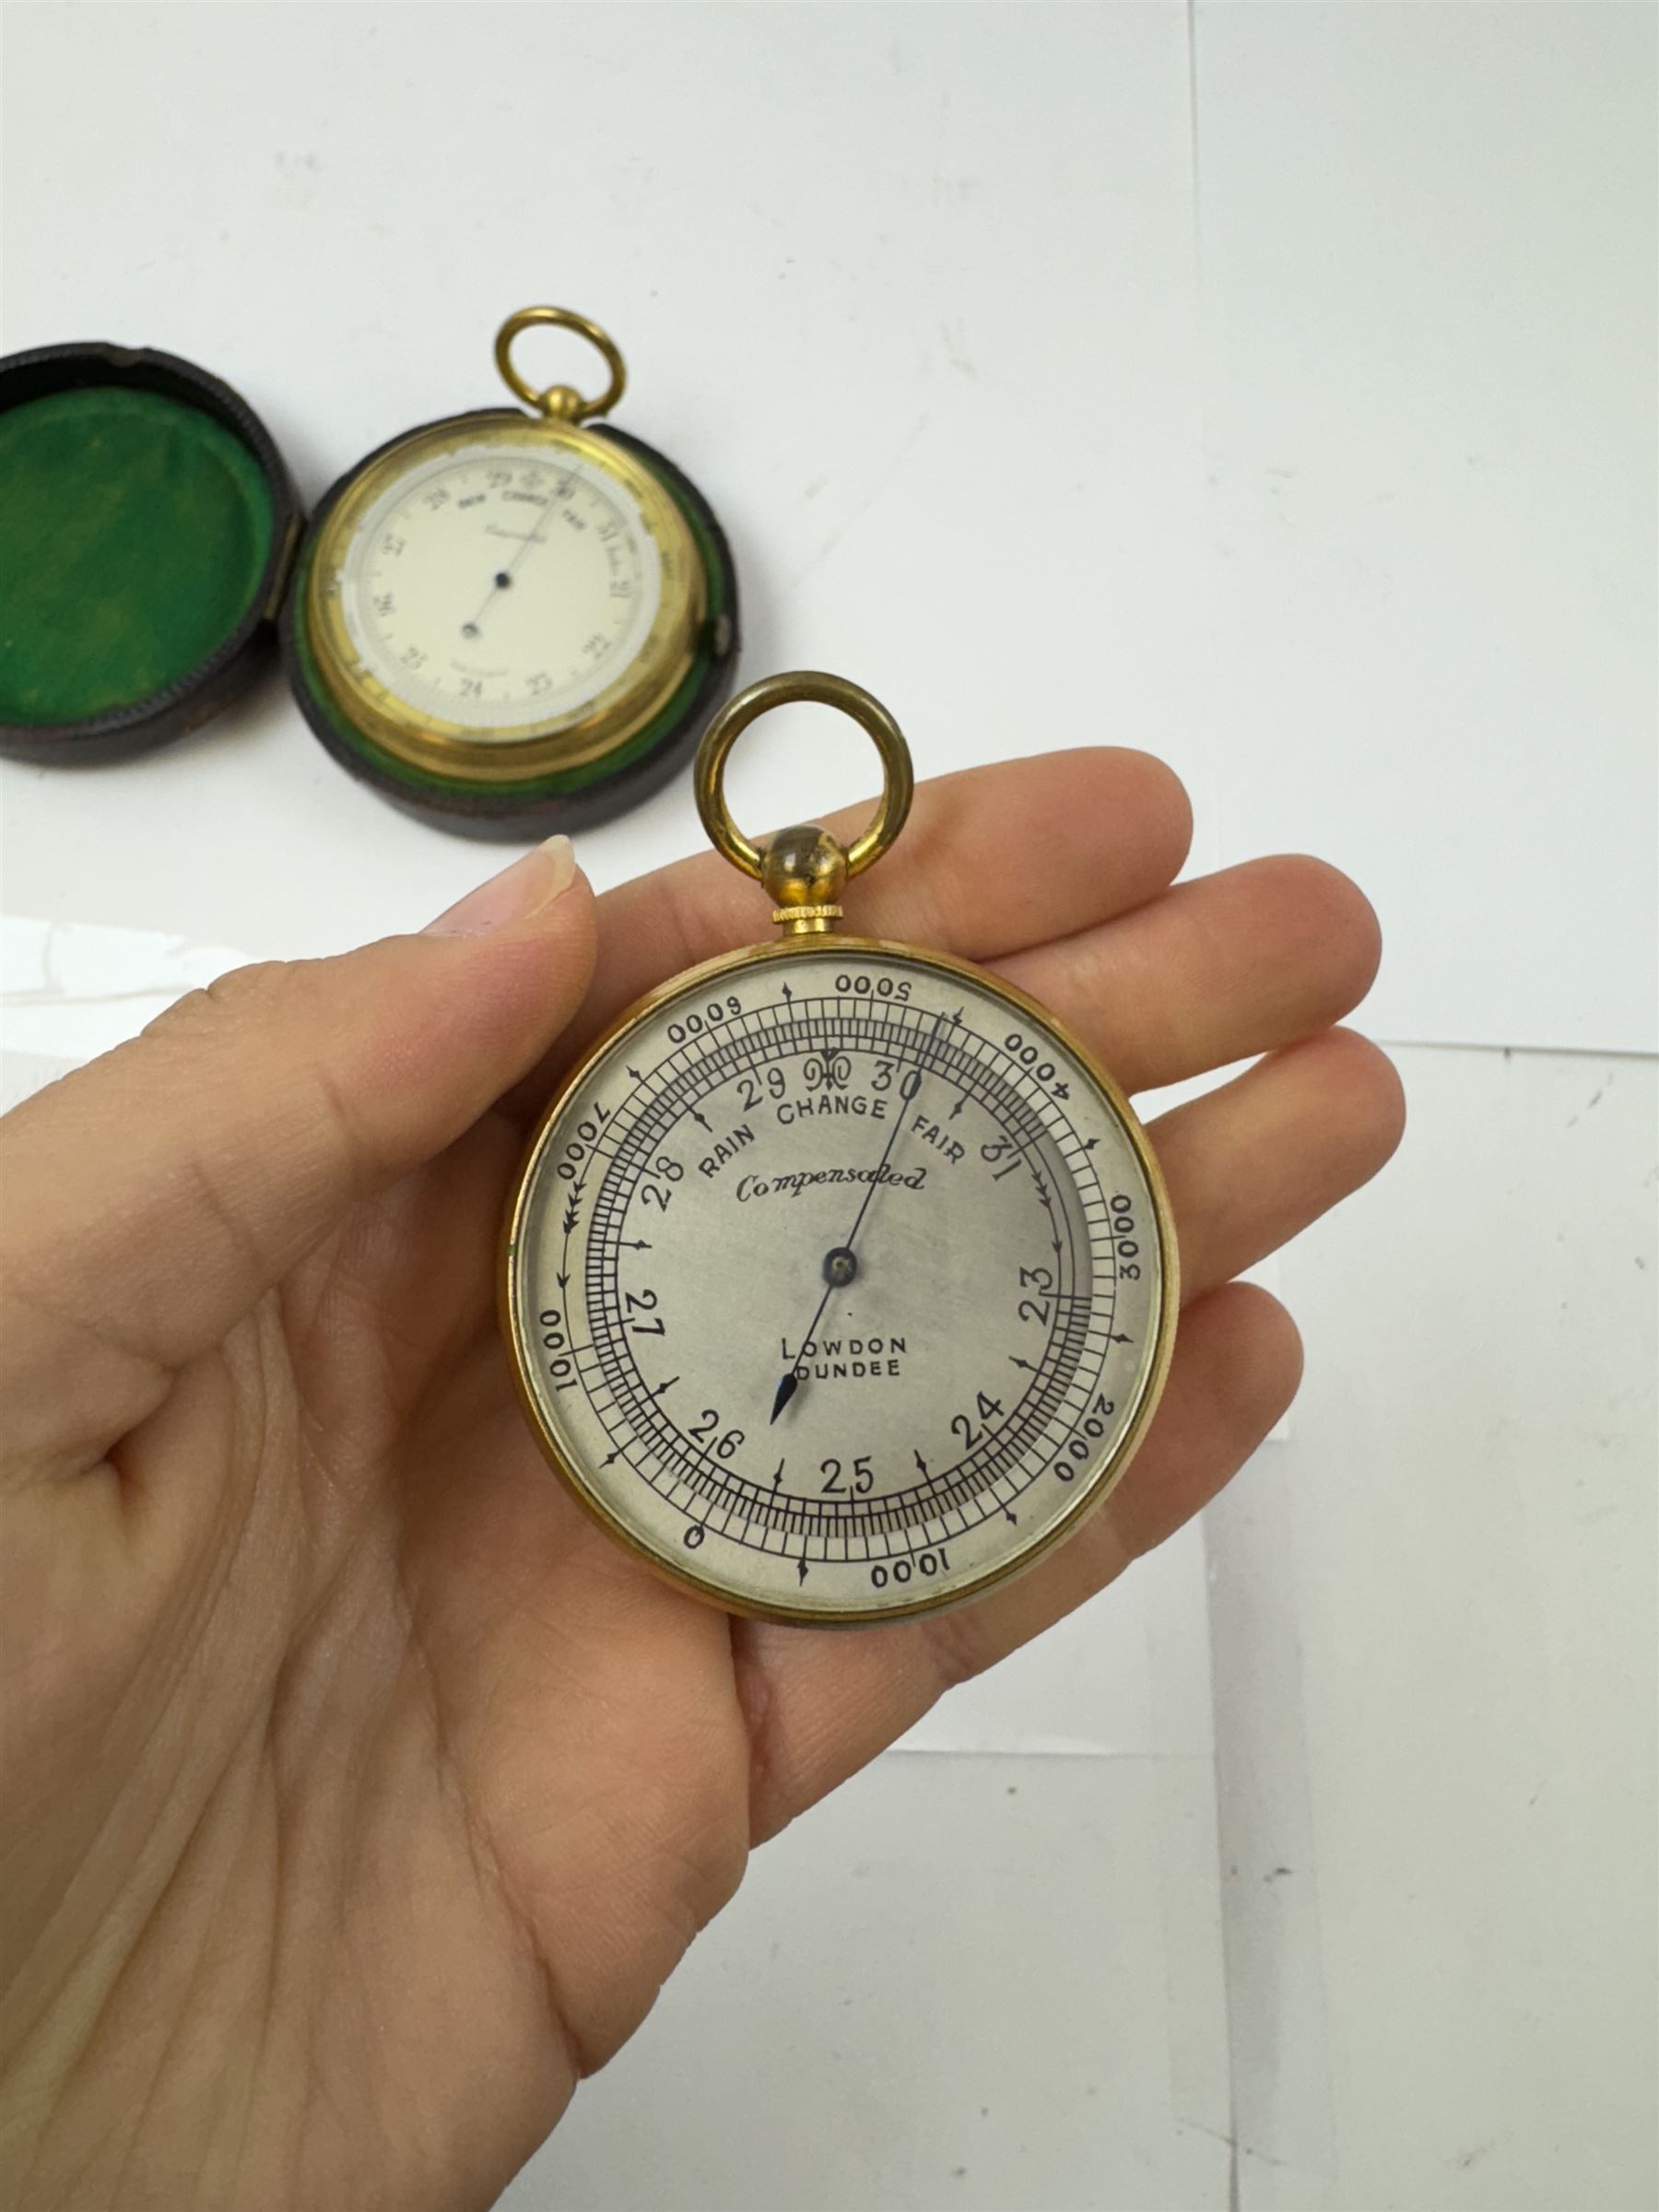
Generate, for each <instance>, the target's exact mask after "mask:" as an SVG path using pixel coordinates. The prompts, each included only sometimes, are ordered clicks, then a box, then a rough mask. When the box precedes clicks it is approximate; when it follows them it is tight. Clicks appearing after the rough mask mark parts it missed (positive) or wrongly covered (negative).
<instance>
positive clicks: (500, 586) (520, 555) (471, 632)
mask: <svg viewBox="0 0 1659 2212" xmlns="http://www.w3.org/2000/svg"><path fill="white" fill-rule="evenodd" d="M546 544H547V539H546V538H545V537H543V536H542V535H541V531H540V525H539V524H537V526H536V528H535V529H534V530H531V531H529V532H527V533H526V535H525V537H524V543H523V545H521V546H520V547H519V549H518V551H517V552H516V553H515V554H514V555H513V557H512V559H511V560H510V561H509V562H508V563H507V566H506V567H505V568H504V569H498V570H497V571H496V573H495V576H494V577H493V579H492V580H491V582H490V586H489V589H488V591H487V592H486V593H485V594H484V602H483V605H482V606H480V607H479V609H478V611H477V614H476V615H475V616H474V617H473V618H472V620H471V621H470V622H463V623H462V625H461V635H462V636H463V637H464V638H476V637H477V634H478V624H479V623H480V622H481V621H482V620H483V618H484V616H485V614H486V612H487V611H488V607H489V606H490V603H491V602H492V601H493V600H494V598H495V596H496V594H497V593H498V592H500V591H504V590H505V589H506V587H507V585H508V584H510V583H511V582H512V578H513V571H515V570H516V569H517V567H518V565H519V562H520V561H521V560H523V559H524V556H525V554H526V553H528V552H529V550H530V548H531V547H532V546H545V545H546Z"/></svg>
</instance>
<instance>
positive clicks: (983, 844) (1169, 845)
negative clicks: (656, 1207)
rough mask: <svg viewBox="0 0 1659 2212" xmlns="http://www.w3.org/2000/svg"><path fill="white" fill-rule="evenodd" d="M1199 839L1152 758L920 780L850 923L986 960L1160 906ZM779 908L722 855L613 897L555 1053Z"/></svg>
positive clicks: (859, 931)
mask: <svg viewBox="0 0 1659 2212" xmlns="http://www.w3.org/2000/svg"><path fill="white" fill-rule="evenodd" d="M869 814H870V807H869V806H868V805H865V806H855V807H851V808H848V809H847V810H846V811H844V812H842V813H841V814H836V815H831V816H830V818H829V821H828V823H827V827H828V828H829V829H830V830H832V831H833V832H834V833H835V834H836V835H837V836H838V837H841V838H842V839H850V838H851V837H853V835H855V834H856V832H857V831H858V830H861V829H862V828H863V827H864V825H865V822H866V821H867V820H868V818H869ZM1191 834H1192V810H1191V808H1190V806H1188V803H1187V796H1186V793H1185V792H1184V791H1183V790H1182V786H1181V783H1180V782H1179V781H1178V779H1177V778H1176V777H1175V776H1174V775H1173V774H1172V773H1171V771H1170V770H1169V769H1167V768H1165V767H1164V766H1163V764H1162V762H1161V761H1158V760H1154V759H1152V758H1151V757H1150V756H1149V755H1148V754H1146V753H1135V752H1125V751H1119V750H1116V749H1112V748H1108V747H1089V748H1087V749H1084V750H1080V751H1077V752H1065V753H1043V754H1039V755H1038V756H1037V757H1036V758H1035V759H1030V760H1009V761H1003V762H1000V763H998V764H997V765H996V766H995V767H991V768H971V769H965V770H963V771H960V772H959V774H956V775H950V776H940V777H937V778H935V780H933V781H932V782H925V783H921V784H918V785H917V787H916V797H915V804H914V806H912V810H911V817H910V820H909V822H908V824H907V825H906V827H905V830H904V834H903V836H902V838H901V839H900V842H899V843H898V845H897V846H896V847H895V848H894V850H893V852H892V853H889V854H888V855H887V857H886V858H884V859H883V860H882V861H881V862H879V863H878V864H877V865H876V866H875V867H873V868H872V869H871V870H870V871H869V873H868V874H867V875H865V876H861V877H858V879H857V880H856V881H855V882H854V883H853V884H851V885H849V886H848V888H847V893H846V897H845V900H844V904H845V907H846V928H847V930H848V931H849V932H850V933H853V934H855V935H861V936H877V937H898V938H901V939H904V940H906V941H908V942H910V943H912V944H918V945H927V946H931V947H936V948H937V949H938V950H940V951H944V952H954V953H957V954H959V955H960V956H961V957H962V958H963V959H992V958H994V957H995V956H996V955H998V954H1001V953H1006V952H1010V951H1014V950H1016V949H1018V948H1019V947H1024V946H1030V945H1038V944H1041V943H1043V942H1044V941H1045V940H1046V939H1048V938H1051V937H1057V936H1068V935H1072V934H1073V933H1075V932H1077V931H1079V930H1084V929H1088V927H1089V926H1090V925H1092V924H1096V923H1099V922H1102V921H1104V920H1106V918H1107V917H1108V916H1110V915H1112V914H1118V913H1123V912H1127V911H1128V910H1129V909H1130V908H1131V907H1135V906H1138V905H1139V904H1140V903H1141V902H1142V901H1143V900H1147V899H1151V898H1155V897H1156V896H1157V894H1158V893H1159V891H1161V890H1163V889H1164V888H1166V887H1167V886H1168V885H1169V884H1170V883H1171V882H1172V881H1173V879H1174V877H1175V874H1176V871H1177V870H1178V869H1179V868H1180V866H1181V865H1182V861H1183V860H1184V859H1185V857H1186V850H1187V843H1188V841H1189V839H1190V837H1191ZM770 913H771V907H770V904H769V902H768V900H767V898H766V894H765V892H764V891H762V889H761V888H760V887H759V884H757V883H753V882H751V881H750V880H749V879H748V878H747V877H745V876H742V875H740V874H739V873H738V872H737V870H736V869H735V868H733V867H731V866H730V865H728V864H727V863H726V862H725V861H724V860H722V859H721V858H720V857H719V856H718V855H717V854H715V853H703V854H701V855H700V857H699V858H697V859H695V860H687V861H680V862H677V864H676V865H674V866H672V867H668V868H659V869H658V870H657V871H656V872H655V874H653V875H651V876H645V877H641V878H640V879H639V880H638V881H636V882H633V883H625V884H622V885H620V886H619V887H618V888H617V889H616V890H614V891H607V892H606V895H605V897H604V898H603V899H601V900H600V901H599V958H598V963H597V966H596V968H595V970H594V984H593V989H592V990H591V991H590V993H589V994H588V998H587V1001H586V1003H585V1004H584V1006H582V1014H581V1017H580V1018H579V1019H578V1020H577V1021H576V1022H575V1023H574V1024H572V1026H571V1030H570V1032H569V1034H568V1036H567V1037H566V1038H565V1039H563V1040H561V1042H560V1048H559V1053H560V1058H561V1059H562V1058H563V1057H565V1056H566V1055H567V1054H568V1053H571V1052H574V1051H577V1050H580V1048H581V1047H582V1045H584V1044H585V1043H586V1042H587V1041H589V1039H591V1038H592V1037H593V1036H594V1035H595V1034H596V1033H597V1032H598V1031H599V1030H602V1029H603V1028H604V1027H605V1025H606V1023H607V1022H608V1021H610V1020H612V1019H613V1018H614V1017H615V1016H616V1015H618V1013H620V1012H621V1010H622V1008H623V1007H624V1006H628V1005H629V1004H630V1003H631V1002H632V1001H633V1000H634V999H636V998H638V997H640V996H641V994H642V993H644V992H646V991H649V990H651V989H652V988H653V986H654V985H655V984H657V983H659V982H661V981H662V980H663V978H664V977H665V976H667V975H674V974H677V972H678V971H679V970H681V969H682V968H687V967H689V966H691V965H693V964H694V963H695V962H697V961H699V960H707V959H713V958H714V957H715V955H716V954H719V953H723V952H730V951H732V950H734V949H735V947H737V946H740V945H752V944H754V943H755V942H756V941H757V940H758V939H760V938H763V937H764V936H765V935H766V934H767V925H768V919H769V916H770ZM550 1081H551V1075H550V1073H549V1071H547V1070H541V1071H538V1073H537V1076H536V1077H535V1080H534V1081H533V1082H532V1083H531V1084H529V1085H527V1086H526V1087H525V1090H524V1097H523V1100H522V1101H521V1102H522V1103H523V1105H524V1107H525V1108H526V1109H532V1108H534V1107H536V1106H539V1105H540V1103H542V1101H543V1099H544V1098H545V1094H546V1091H547V1088H548V1086H549V1084H550ZM538 1093H539V1095H538Z"/></svg>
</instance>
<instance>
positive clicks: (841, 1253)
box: [824, 1244, 858, 1290]
mask: <svg viewBox="0 0 1659 2212" xmlns="http://www.w3.org/2000/svg"><path fill="white" fill-rule="evenodd" d="M857 1273H858V1254H857V1253H854V1252H849V1251H848V1249H847V1247H846V1246H845V1245H844V1244H838V1245H837V1246H836V1247H835V1249H834V1251H833V1252H827V1253H825V1254H824V1280H825V1281H826V1282H827V1283H829V1284H830V1285H831V1286H832V1287H833V1288H835V1289H837V1290H840V1289H841V1288H844V1287H845V1286H846V1285H847V1284H848V1283H850V1282H851V1281H852V1280H853V1277H854V1276H855V1275H856V1274H857Z"/></svg>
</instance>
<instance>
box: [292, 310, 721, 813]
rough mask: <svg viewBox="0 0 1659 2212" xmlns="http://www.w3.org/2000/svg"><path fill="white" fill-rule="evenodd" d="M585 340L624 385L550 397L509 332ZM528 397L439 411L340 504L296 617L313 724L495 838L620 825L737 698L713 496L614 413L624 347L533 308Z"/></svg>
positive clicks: (322, 524) (306, 564)
mask: <svg viewBox="0 0 1659 2212" xmlns="http://www.w3.org/2000/svg"><path fill="white" fill-rule="evenodd" d="M537 324H552V325H556V326H559V327H562V328H566V329H570V330H573V331H576V332H578V333H580V334H581V335H582V336H583V337H584V338H586V339H588V340H589V341H590V342H591V343H592V345H593V346H594V347H596V348H597V350H598V352H599V354H600V355H601V357H602V359H603V360H604V362H605V365H606V369H607V371H608V372H609V381H608V382H607V383H606V388H605V389H604V391H603V392H601V393H599V394H597V395H596V396H594V397H592V398H584V397H583V396H582V394H580V393H579V392H578V391H577V390H576V389H575V388H574V387H573V386H571V385H569V384H551V385H548V386H547V387H546V388H545V389H541V390H538V389H536V388H535V387H534V386H533V385H532V384H530V383H529V382H526V381H525V379H524V375H523V374H522V373H521V371H520V370H519V369H518V368H517V367H516V366H515V364H514V360H513V355H512V348H513V344H514V341H515V340H516V339H517V338H519V336H520V335H522V334H523V333H524V331H525V330H527V329H529V328H531V327H532V326H534V325H537ZM496 362H497V366H498V368H499V369H500V373H501V375H502V377H503V379H504V380H505V382H506V383H507V385H508V387H509V389H510V390H511V391H512V394H513V395H514V397H515V398H516V399H518V400H519V401H520V402H522V406H523V409H524V410H528V411H527V412H525V411H522V410H520V409H510V408H498V409H491V410H486V411H484V412H482V413H478V414H472V415H459V416H454V417H452V418H450V419H448V420H446V421H442V422H436V423H430V424H428V425H427V426H426V427H424V428H423V429H416V430H410V431H408V432H406V434H405V435H404V436H402V437H400V438H396V439H394V440H393V441H392V442H391V443H390V444H388V445H384V446H382V447H381V448H380V450H379V451H378V452H377V453H371V455H370V456H369V458H368V459H367V460H366V461H364V462H362V463H361V464H360V465H359V466H358V467H357V468H356V469H354V470H352V471H351V473H350V474H349V475H348V476H347V477H344V478H342V479H341V481H340V482H339V483H338V484H336V485H335V487H334V488H333V489H332V490H331V491H330V492H329V493H328V494H327V496H326V498H325V499H324V502H323V504H322V506H321V507H320V508H319V510H318V512H317V514H316V516H315V517H314V519H313V521H312V526H311V529H310V531H309V533H308V535H307V537H306V540H305V542H304V544H303V546H302V547H301V548H300V557H299V563H298V570H297V574H296V579H295V586H294V589H293V592H292V593H291V594H290V597H289V601H288V610H287V615H286V618H285V623H284V642H285V648H286V651H287V653H288V665H289V673H290V677H292V679H293V683H294V688H295V691H296V694H297V696H298V698H299V700H300V706H301V708H302V710H303V711H304V712H305V715H306V718H307V720H308V721H309V722H310V723H311V724H312V728H313V729H314V730H315V731H316V733H317V735H318V736H319V737H321V738H322V740H323V742H324V745H326V746H327V747H328V748H329V750H330V751H331V752H333V753H334V754H335V757H336V759H339V760H340V761H341V762H342V763H343V764H344V765H345V766H346V767H347V768H348V769H350V770H351V771H352V772H353V773H354V774H356V775H358V776H359V777H362V778H364V779H365V780H366V781H368V782H371V783H372V784H373V785H375V786H376V788H377V789H378V790H380V791H381V792H382V794H383V795H385V796H387V797H389V798H392V799H394V800H396V801H398V802H399V803H401V804H402V805H404V806H407V807H409V808H412V809H413V810H414V811H415V812H417V813H421V814H426V815H428V816H430V817H432V818H437V819H439V820H441V822H442V823H443V825H444V826H445V827H447V828H452V829H457V828H458V829H469V830H474V831H476V832H477V833H479V834H482V835H487V836H488V835H500V836H506V837H514V838H521V837H522V838H528V837H532V836H539V835H545V834H546V833H547V832H548V831H550V830H556V829H570V828H571V827H573V826H578V825H580V824H581V823H582V822H592V821H594V820H597V819H603V818H606V816H608V815H610V814H613V813H615V812H617V811H618V809H619V808H620V807H622V806H631V805H632V804H634V803H635V802H636V801H637V800H638V799H639V798H641V796H643V795H644V794H645V793H646V792H648V791H650V790H652V789H653V788H654V787H655V786H656V785H657V784H659V783H661V782H663V781H665V778H666V777H667V776H668V775H670V774H671V773H672V772H673V771H674V770H675V769H676V768H677V767H678V766H679V765H680V763H681V762H682V761H683V760H684V759H686V757H687V755H688V752H689V750H690V748H691V747H693V746H694V745H695V743H696V741H697V738H698V736H699V735H700V732H701V729H702V727H703V724H705V722H706V721H707V718H708V716H709V714H710V713H711V712H712V710H713V709H714V707H715V706H717V705H718V703H719V701H720V700H721V699H722V698H724V695H725V692H726V690H727V689H728V688H729V685H730V680H731V676H732V671H733V666H734V663H735V652H736V645H737V593H736V582H735V575H734V573H733V569H732V561H731V555H730V552H729V550H728V548H727V546H726V542H725V538H724V534H723V532H722V531H721V528H720V525H719V524H718V523H717V522H716V521H715V519H714V516H713V514H712V511H711V510H710V508H709V505H708V503H707V501H706V500H704V499H703V498H702V497H701V495H700V493H699V492H698V491H697V490H696V489H695V488H694V487H693V486H692V485H691V483H690V482H689V481H688V478H687V477H685V476H684V475H682V474H681V472H680V471H679V470H678V469H677V468H676V467H674V466H673V465H672V464H671V463H669V462H668V461H666V460H665V458H664V457H663V455H662V454H661V453H656V452H654V451H653V449H652V448H651V447H650V446H648V445H646V444H644V443H643V442H642V441H641V440H639V439H637V438H634V437H630V436H629V435H628V434H627V433H626V432H624V431H621V430H619V429H616V428H615V427H614V426H612V425H611V424H609V423H608V422H602V421H601V420H600V418H602V417H604V416H606V415H608V413H609V412H610V410H611V409H612V408H613V407H614V406H616V404H617V402H618V400H619V399H620V398H621V396H622V393H623V388H624V384H625V382H626V372H625V370H624V367H623V361H622V357H621V355H620V353H619V352H618V349H617V347H616V345H615V343H614V342H613V341H612V339H611V338H610V337H609V335H607V334H606V332H605V331H603V330H602V329H600V327H599V326H598V324H595V323H593V322H590V321H589V320H588V319H587V318H586V317H585V316H582V315H578V314H575V313H572V312H571V311H570V310H568V309H565V308H557V307H531V308H525V309H524V310H522V311H521V312H519V313H517V314H514V315H512V316H510V317H509V318H508V320H507V322H506V323H505V324H502V326H501V329H500V333H499V334H498V336H497V339H496Z"/></svg>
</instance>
